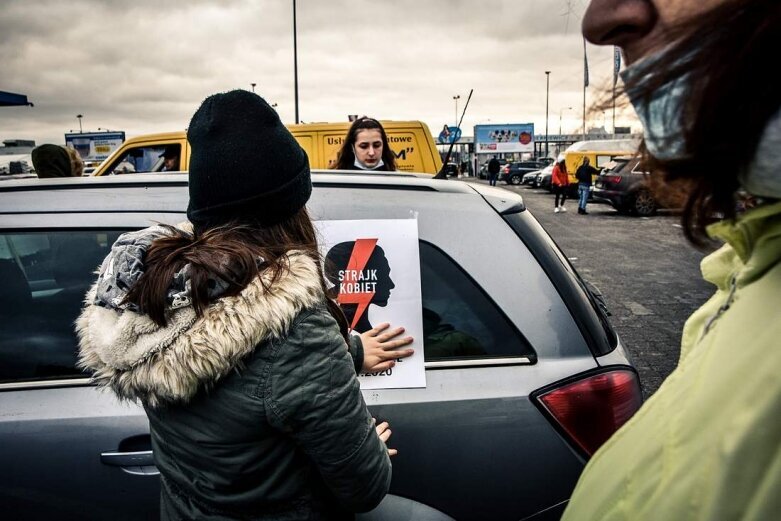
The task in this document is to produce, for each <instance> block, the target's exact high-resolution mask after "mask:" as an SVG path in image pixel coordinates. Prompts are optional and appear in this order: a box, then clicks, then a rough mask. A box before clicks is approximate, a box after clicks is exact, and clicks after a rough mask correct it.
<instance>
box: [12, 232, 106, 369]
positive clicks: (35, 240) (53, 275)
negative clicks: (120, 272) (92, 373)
mask: <svg viewBox="0 0 781 521" xmlns="http://www.w3.org/2000/svg"><path fill="white" fill-rule="evenodd" d="M120 233H121V232H108V233H107V232H105V231H100V232H97V231H77V232H73V231H58V232H29V233H5V234H0V284H2V287H3V291H2V292H0V317H2V318H1V319H0V383H2V382H13V381H20V380H47V379H60V378H74V377H75V378H79V377H84V376H86V375H84V374H83V373H82V372H81V371H80V370H79V369H77V368H76V350H77V346H78V343H77V339H76V333H75V332H74V326H73V322H74V320H76V318H77V316H78V314H79V312H80V310H81V304H82V300H83V298H84V295H85V293H86V292H87V290H88V289H89V287H90V286H91V285H92V283H93V282H94V280H95V278H96V276H95V274H94V272H95V270H96V269H97V267H98V266H99V265H100V263H101V262H102V261H103V259H104V258H105V256H106V255H107V254H108V252H109V250H110V249H111V245H112V244H113V243H114V241H115V240H116V239H117V237H118V236H119V234H120Z"/></svg>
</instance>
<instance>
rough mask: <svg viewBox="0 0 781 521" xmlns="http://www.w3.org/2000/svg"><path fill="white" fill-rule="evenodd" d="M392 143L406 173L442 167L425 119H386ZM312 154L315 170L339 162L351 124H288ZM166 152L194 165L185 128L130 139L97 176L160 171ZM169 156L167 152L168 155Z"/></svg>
mask: <svg viewBox="0 0 781 521" xmlns="http://www.w3.org/2000/svg"><path fill="white" fill-rule="evenodd" d="M381 123H382V126H383V127H384V128H385V132H386V134H387V135H388V142H389V145H390V147H391V149H392V150H393V153H394V154H395V155H396V165H397V167H398V169H399V170H400V171H403V172H422V173H429V174H436V173H437V172H439V170H440V169H441V168H442V159H441V158H440V156H439V152H438V151H437V147H436V145H435V144H434V138H433V137H432V135H431V132H430V131H429V129H428V126H427V125H426V124H425V123H423V122H422V121H382V122H381ZM287 128H288V129H290V132H291V133H292V134H293V136H294V137H295V138H296V139H297V140H298V142H299V144H300V145H301V147H302V148H303V149H304V150H305V151H306V153H307V155H308V156H309V165H310V167H311V168H313V169H327V168H329V167H330V166H331V165H332V164H333V163H334V162H335V161H336V154H337V153H338V151H339V148H340V147H341V146H342V143H343V142H344V139H345V137H346V136H347V130H348V129H349V128H350V123H349V122H345V123H307V124H301V125H287ZM166 152H169V153H170V152H173V153H178V154H179V165H178V166H179V170H182V171H187V170H188V169H189V166H190V144H189V143H188V142H187V134H186V132H185V131H183V130H182V131H179V132H168V133H164V134H149V135H146V136H138V137H134V138H131V139H128V140H127V141H125V142H124V143H122V146H120V147H119V148H118V149H117V150H115V151H114V153H113V154H111V155H110V156H109V157H108V158H107V159H106V160H105V161H103V163H102V164H101V165H100V166H99V167H98V168H96V169H95V172H94V173H93V175H96V176H100V175H111V174H130V173H141V172H160V171H162V170H163V162H164V158H163V157H162V156H163V155H164V154H166ZM166 155H167V154H166Z"/></svg>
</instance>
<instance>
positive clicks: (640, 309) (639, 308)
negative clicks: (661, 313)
mask: <svg viewBox="0 0 781 521" xmlns="http://www.w3.org/2000/svg"><path fill="white" fill-rule="evenodd" d="M624 306H626V307H627V308H628V309H629V311H631V312H632V314H633V315H653V314H654V312H653V311H651V310H650V309H648V308H647V307H645V306H644V305H642V304H640V303H639V302H633V301H629V302H624Z"/></svg>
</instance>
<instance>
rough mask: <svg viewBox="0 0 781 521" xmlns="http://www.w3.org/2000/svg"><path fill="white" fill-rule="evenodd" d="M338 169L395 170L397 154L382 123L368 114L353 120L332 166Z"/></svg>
mask: <svg viewBox="0 0 781 521" xmlns="http://www.w3.org/2000/svg"><path fill="white" fill-rule="evenodd" d="M331 168H334V169H336V170H368V171H377V172H393V171H395V170H396V156H395V155H394V154H393V150H391V148H390V146H389V145H388V136H387V134H386V133H385V129H384V128H382V124H381V123H380V122H379V121H377V120H376V119H373V118H368V117H366V116H363V117H360V118H358V119H356V120H355V121H353V124H352V125H350V128H349V130H348V131H347V136H346V137H345V139H344V142H343V143H342V147H341V148H340V149H339V153H338V154H337V156H336V163H335V164H334V165H333V166H332V167H331Z"/></svg>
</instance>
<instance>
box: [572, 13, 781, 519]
mask: <svg viewBox="0 0 781 521" xmlns="http://www.w3.org/2000/svg"><path fill="white" fill-rule="evenodd" d="M583 32H584V35H585V36H586V38H588V39H589V40H590V41H591V42H593V43H597V44H604V45H618V46H620V47H621V48H622V50H623V54H624V58H625V61H626V62H627V64H628V65H629V66H628V68H627V69H626V70H625V71H624V72H623V74H622V77H623V79H624V83H625V90H626V93H627V94H628V96H629V99H630V100H631V102H632V104H633V105H634V107H635V110H636V112H637V115H638V117H639V118H640V120H641V122H642V123H643V127H644V145H643V147H642V151H643V152H644V155H645V159H646V164H647V165H648V166H649V168H650V169H651V171H652V174H651V175H652V176H653V178H654V179H655V184H656V185H657V186H658V187H659V188H661V189H662V191H665V192H674V193H677V192H680V191H683V193H684V194H685V196H686V202H685V205H684V209H683V227H684V231H685V233H686V236H687V237H688V238H689V239H690V240H691V241H692V242H694V243H695V244H698V245H705V244H708V243H711V242H713V241H717V242H718V243H723V244H722V245H721V246H720V247H719V248H718V249H717V250H716V251H715V252H713V253H711V254H710V255H709V256H707V257H705V259H703V261H702V273H703V276H704V277H705V279H706V280H708V281H709V282H711V283H713V285H714V286H715V289H716V292H715V294H714V295H713V297H711V299H710V300H708V301H707V302H706V303H705V304H704V305H703V306H702V307H701V308H700V309H699V310H697V311H696V312H695V313H694V314H693V315H692V316H691V317H690V318H689V320H688V321H687V322H686V325H685V327H684V330H683V337H682V342H681V354H680V360H679V363H678V367H677V368H676V369H675V371H673V373H672V374H671V375H670V376H669V377H668V378H667V380H666V381H665V382H664V383H663V384H662V386H661V387H660V388H659V390H658V391H657V392H656V393H655V394H654V395H653V396H652V397H651V398H650V399H649V400H648V402H647V403H646V404H645V405H643V407H642V408H641V409H640V410H639V411H638V413H637V414H636V415H635V417H634V418H632V419H631V420H630V421H629V422H628V423H626V424H625V425H624V427H622V428H621V429H620V430H619V431H618V432H617V433H616V434H615V435H614V436H613V437H612V438H611V439H610V440H608V441H607V443H606V444H605V445H604V446H603V447H602V448H601V449H600V450H599V451H598V452H597V453H596V454H595V455H594V456H593V457H592V459H591V461H590V462H589V464H588V466H587V467H586V469H585V471H584V473H583V475H582V476H581V479H580V482H579V483H578V486H577V488H576V489H575V492H574V494H573V496H572V499H571V500H570V503H569V507H568V508H567V510H566V512H565V515H564V518H565V519H568V520H578V521H583V520H586V521H587V520H605V519H611V520H618V519H632V520H645V519H648V520H659V519H708V520H726V519H730V520H731V519H743V520H749V519H750V520H764V519H778V517H779V513H781V494H779V490H780V489H781V443H780V442H781V371H780V370H779V368H780V367H781V349H780V348H779V347H781V346H780V345H779V338H781V321H780V320H779V307H778V304H779V296H780V295H781V112H779V109H780V108H781V90H779V89H778V87H777V86H776V85H775V84H774V82H773V81H770V80H769V78H768V74H767V67H768V66H769V64H772V63H777V61H778V49H779V48H780V47H781V46H780V45H779V44H781V4H779V2H778V0H712V1H709V2H688V1H685V0H667V1H664V2H662V1H661V0H654V1H647V0H642V1H641V0H592V2H591V4H590V6H589V8H588V10H587V12H586V15H585V18H584V20H583ZM638 283H642V281H638Z"/></svg>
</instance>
